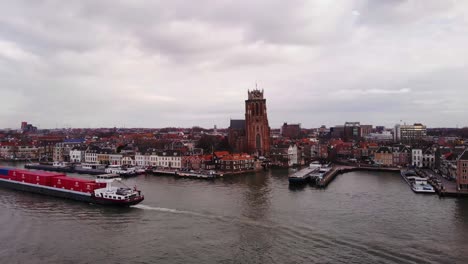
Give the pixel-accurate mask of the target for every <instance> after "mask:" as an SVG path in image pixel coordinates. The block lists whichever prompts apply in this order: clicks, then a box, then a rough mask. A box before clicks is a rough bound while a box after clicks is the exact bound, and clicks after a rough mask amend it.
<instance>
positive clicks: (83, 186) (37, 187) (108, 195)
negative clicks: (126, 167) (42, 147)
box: [0, 167, 144, 206]
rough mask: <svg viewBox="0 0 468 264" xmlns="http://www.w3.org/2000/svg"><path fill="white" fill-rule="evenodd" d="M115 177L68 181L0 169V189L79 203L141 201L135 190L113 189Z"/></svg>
mask: <svg viewBox="0 0 468 264" xmlns="http://www.w3.org/2000/svg"><path fill="white" fill-rule="evenodd" d="M114 181H120V178H119V177H118V175H114V174H105V175H98V176H97V177H96V180H88V179H83V178H73V177H68V176H66V175H65V174H60V173H51V172H45V171H31V170H21V169H13V168H4V167H0V186H1V187H6V188H10V189H15V190H20V191H26V192H32V193H38V194H44V195H50V196H55V197H61V198H66V199H71V200H76V201H81V202H87V203H93V204H102V205H115V206H131V205H135V204H138V203H140V202H141V201H143V200H144V196H143V195H142V194H141V191H140V190H138V189H137V188H136V187H135V188H128V187H115V186H112V182H114Z"/></svg>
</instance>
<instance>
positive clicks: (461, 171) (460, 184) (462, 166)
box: [457, 149, 468, 191]
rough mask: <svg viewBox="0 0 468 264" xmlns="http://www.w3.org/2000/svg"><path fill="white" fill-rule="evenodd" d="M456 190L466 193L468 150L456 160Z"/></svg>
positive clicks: (467, 189) (467, 185)
mask: <svg viewBox="0 0 468 264" xmlns="http://www.w3.org/2000/svg"><path fill="white" fill-rule="evenodd" d="M457 188H458V190H459V191H468V149H465V151H463V153H462V154H461V155H460V156H459V157H458V159H457Z"/></svg>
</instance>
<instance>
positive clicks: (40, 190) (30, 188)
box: [0, 179, 94, 203]
mask: <svg viewBox="0 0 468 264" xmlns="http://www.w3.org/2000/svg"><path fill="white" fill-rule="evenodd" d="M0 187H4V188H9V189H13V190H18V191H24V192H31V193H37V194H42V195H48V196H54V197H59V198H65V199H70V200H75V201H80V202H86V203H93V202H94V198H93V197H92V196H91V195H90V194H87V193H83V194H81V193H79V192H74V191H68V190H62V189H58V188H53V187H45V186H41V185H35V184H30V183H23V182H17V181H12V180H6V179H0Z"/></svg>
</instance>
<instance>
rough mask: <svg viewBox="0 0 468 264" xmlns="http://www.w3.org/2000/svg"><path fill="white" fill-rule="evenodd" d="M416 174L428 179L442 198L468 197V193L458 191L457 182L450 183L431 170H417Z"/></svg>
mask: <svg viewBox="0 0 468 264" xmlns="http://www.w3.org/2000/svg"><path fill="white" fill-rule="evenodd" d="M416 173H417V174H418V175H420V176H422V177H425V178H428V179H429V180H428V182H429V183H430V184H431V185H432V186H433V187H434V189H435V191H436V193H437V194H438V195H439V196H441V197H468V192H459V191H458V189H457V183H456V182H455V181H449V180H447V179H446V178H444V177H442V176H441V175H439V174H438V173H435V172H433V171H431V170H429V169H417V170H416Z"/></svg>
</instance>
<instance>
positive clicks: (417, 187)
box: [400, 170, 435, 193]
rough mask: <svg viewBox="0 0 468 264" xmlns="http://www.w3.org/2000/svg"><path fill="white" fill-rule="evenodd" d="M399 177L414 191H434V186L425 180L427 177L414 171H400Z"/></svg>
mask: <svg viewBox="0 0 468 264" xmlns="http://www.w3.org/2000/svg"><path fill="white" fill-rule="evenodd" d="M400 174H401V177H402V178H403V179H404V180H405V182H406V183H407V184H408V185H409V186H410V187H411V190H412V191H413V192H415V193H435V190H434V187H432V185H430V184H429V183H428V182H427V178H423V177H419V176H418V175H417V174H416V172H414V171H412V170H406V171H403V170H402V171H401V172H400Z"/></svg>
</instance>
